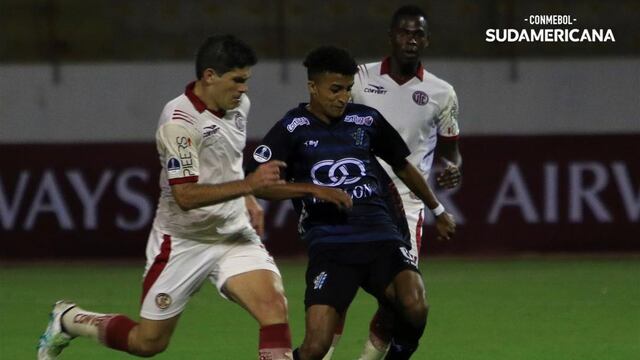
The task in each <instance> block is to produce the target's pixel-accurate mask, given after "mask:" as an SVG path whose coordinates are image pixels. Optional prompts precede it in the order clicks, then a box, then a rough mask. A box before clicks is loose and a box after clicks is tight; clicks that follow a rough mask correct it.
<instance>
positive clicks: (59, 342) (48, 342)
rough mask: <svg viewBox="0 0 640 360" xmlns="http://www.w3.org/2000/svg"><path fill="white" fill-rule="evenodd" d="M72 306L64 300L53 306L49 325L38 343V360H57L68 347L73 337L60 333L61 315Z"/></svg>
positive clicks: (72, 305)
mask: <svg viewBox="0 0 640 360" xmlns="http://www.w3.org/2000/svg"><path fill="white" fill-rule="evenodd" d="M74 306H76V304H74V303H71V302H68V301H65V300H60V301H57V302H56V303H55V305H53V310H51V314H49V324H47V328H46V329H45V331H44V334H42V336H40V341H39V342H38V360H54V359H57V358H58V355H59V354H60V353H61V352H62V349H64V348H65V347H67V346H68V345H69V342H71V339H72V338H73V337H72V336H71V335H69V334H67V333H65V332H64V331H62V314H64V313H65V312H66V311H67V310H69V309H71V308H72V307H74Z"/></svg>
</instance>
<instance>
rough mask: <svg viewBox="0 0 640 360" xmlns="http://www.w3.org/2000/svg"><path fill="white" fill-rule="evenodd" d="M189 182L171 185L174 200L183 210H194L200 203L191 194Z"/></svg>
mask: <svg viewBox="0 0 640 360" xmlns="http://www.w3.org/2000/svg"><path fill="white" fill-rule="evenodd" d="M189 186H190V185H189V184H181V185H174V186H172V187H171V194H172V195H173V200H174V201H175V202H176V205H178V207H179V208H180V210H182V211H189V210H193V209H195V208H197V207H198V204H197V203H196V201H195V198H194V197H193V196H190V195H189V191H188V190H189V189H188V187H189Z"/></svg>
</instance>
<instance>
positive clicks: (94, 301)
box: [0, 257, 640, 360]
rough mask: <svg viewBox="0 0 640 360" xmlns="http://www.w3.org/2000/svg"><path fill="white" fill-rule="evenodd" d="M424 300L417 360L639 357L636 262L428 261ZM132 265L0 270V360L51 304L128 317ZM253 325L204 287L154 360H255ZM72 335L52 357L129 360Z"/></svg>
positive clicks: (24, 350)
mask: <svg viewBox="0 0 640 360" xmlns="http://www.w3.org/2000/svg"><path fill="white" fill-rule="evenodd" d="M280 267H281V270H282V273H283V277H284V282H285V287H286V290H287V296H288V298H289V306H290V322H291V327H292V331H293V341H294V346H295V345H299V344H300V342H301V340H302V337H303V329H304V323H303V322H304V314H303V304H302V299H303V292H304V262H303V261H281V262H280ZM421 268H422V270H423V274H424V278H425V281H426V284H427V289H428V298H429V302H430V304H431V310H430V315H429V323H428V326H427V331H426V333H425V336H424V337H423V340H422V342H421V347H420V349H419V350H418V352H417V353H416V354H415V355H414V358H415V359H438V360H485V359H486V360H489V359H490V360H496V359H505V360H539V359H541V360H547V359H558V360H569V359H576V360H589V359H593V360H602V359H620V360H627V359H628V360H632V359H640V259H638V258H637V257H624V258H620V259H611V258H607V259H604V258H564V259H560V258H524V259H498V260H470V259H468V260H462V259H443V258H430V259H428V260H427V261H426V262H423V263H422V265H421ZM141 271H142V263H140V264H121V263H120V264H118V263H114V264H66V265H65V264H39V265H34V264H31V265H27V264H20V265H15V264H13V265H8V264H4V265H3V266H0V359H35V355H36V353H35V345H36V342H37V339H38V336H39V335H40V333H41V332H42V330H43V329H44V327H45V325H46V322H47V318H48V312H49V310H50V307H51V304H52V303H53V302H54V301H55V300H57V299H59V298H68V299H72V300H74V301H76V302H77V303H78V304H80V305H81V306H83V307H84V308H87V309H90V310H95V311H103V312H121V313H124V314H127V315H129V316H131V317H133V318H137V308H138V301H139V299H138V297H139V294H140V280H141ZM374 308H375V303H374V301H372V299H371V298H370V297H369V296H368V295H367V294H366V293H364V292H362V291H361V292H360V293H359V294H358V296H357V298H356V300H355V301H354V303H353V304H352V306H351V308H350V311H349V315H348V319H347V323H346V327H345V334H344V336H343V339H342V342H341V343H340V346H339V347H338V349H337V351H336V353H335V356H334V359H336V360H341V359H355V358H356V356H357V355H358V354H359V351H360V349H361V346H362V343H363V341H364V339H365V337H366V334H367V331H368V322H369V319H370V317H371V315H372V313H373V311H374ZM257 332H258V328H257V325H256V324H255V322H254V321H253V319H251V318H250V317H249V315H247V314H246V313H244V312H243V311H242V310H241V309H240V308H239V307H238V306H237V305H235V304H232V303H230V302H228V301H225V300H222V299H221V298H220V297H219V296H218V295H217V293H216V291H215V289H214V288H213V286H210V285H209V284H207V285H205V286H204V287H203V288H202V290H201V291H200V292H199V293H198V294H196V295H195V296H194V298H193V299H192V301H191V303H190V304H189V306H188V307H187V310H186V311H185V313H184V314H183V317H182V319H181V320H180V323H179V325H178V329H177V330H176V333H175V334H174V338H173V340H172V343H171V345H170V346H169V350H168V351H167V352H165V353H163V354H161V355H159V356H157V358H158V359H196V360H197V359H255V358H256V353H257ZM131 358H133V357H132V356H129V355H127V354H123V353H117V352H114V351H111V350H108V349H105V348H102V347H101V346H98V345H96V344H95V343H93V342H92V341H90V340H87V339H76V340H74V341H73V342H72V344H71V346H70V347H69V348H67V349H66V350H65V351H64V352H63V354H62V356H61V359H91V360H100V359H110V360H112V359H131Z"/></svg>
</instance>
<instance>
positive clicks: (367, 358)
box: [358, 338, 389, 360]
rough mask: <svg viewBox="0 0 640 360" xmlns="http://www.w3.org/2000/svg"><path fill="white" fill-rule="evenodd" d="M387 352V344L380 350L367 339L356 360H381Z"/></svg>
mask: <svg viewBox="0 0 640 360" xmlns="http://www.w3.org/2000/svg"><path fill="white" fill-rule="evenodd" d="M388 350H389V344H387V345H386V346H385V347H384V349H382V350H380V349H378V348H376V346H375V345H373V342H371V338H369V339H367V342H366V343H365V344H364V349H363V350H362V354H360V357H359V358H358V360H382V359H383V358H384V356H385V355H386V354H387V351H388Z"/></svg>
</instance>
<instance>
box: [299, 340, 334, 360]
mask: <svg viewBox="0 0 640 360" xmlns="http://www.w3.org/2000/svg"><path fill="white" fill-rule="evenodd" d="M305 340H306V339H305ZM330 347H331V341H325V340H324V339H322V340H320V339H318V340H311V341H305V342H304V343H303V344H302V346H301V347H300V351H301V352H302V354H304V355H303V357H304V358H305V359H311V360H316V359H317V360H321V359H322V358H323V357H324V356H325V355H326V354H327V352H328V351H329V348H330Z"/></svg>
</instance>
